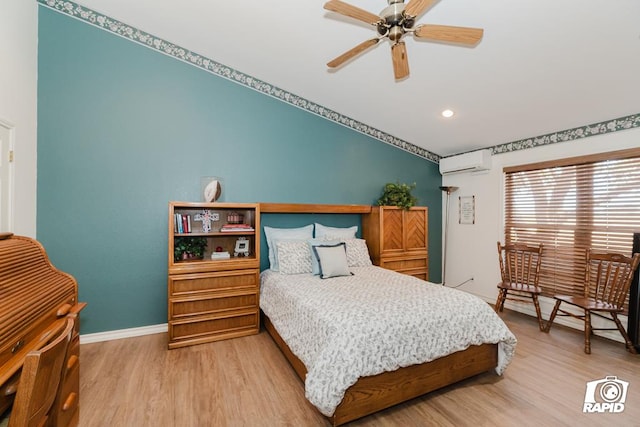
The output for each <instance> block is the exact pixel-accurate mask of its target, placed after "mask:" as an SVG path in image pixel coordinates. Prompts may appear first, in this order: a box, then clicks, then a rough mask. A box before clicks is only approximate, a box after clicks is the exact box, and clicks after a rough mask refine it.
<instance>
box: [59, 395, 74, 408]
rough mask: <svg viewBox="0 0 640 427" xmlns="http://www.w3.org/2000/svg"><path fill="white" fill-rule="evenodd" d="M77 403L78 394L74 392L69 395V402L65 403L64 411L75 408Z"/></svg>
mask: <svg viewBox="0 0 640 427" xmlns="http://www.w3.org/2000/svg"><path fill="white" fill-rule="evenodd" d="M75 402H76V394H75V393H74V392H71V393H69V396H67V400H65V401H64V405H62V410H63V411H68V410H69V409H71V408H72V407H73V404H74V403H75Z"/></svg>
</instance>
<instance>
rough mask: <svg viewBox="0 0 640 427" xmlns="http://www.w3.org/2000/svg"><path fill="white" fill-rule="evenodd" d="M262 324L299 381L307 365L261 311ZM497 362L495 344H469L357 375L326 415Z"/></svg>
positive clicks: (367, 406)
mask: <svg viewBox="0 0 640 427" xmlns="http://www.w3.org/2000/svg"><path fill="white" fill-rule="evenodd" d="M263 324H264V327H265V329H266V330H267V332H268V333H269V335H271V337H272V338H273V341H274V342H275V343H276V345H277V346H278V347H279V348H280V350H281V351H282V353H283V354H284V356H285V357H286V358H287V360H288V361H289V363H290V364H291V366H292V367H293V369H294V370H295V371H296V374H298V376H299V377H300V379H301V380H302V382H304V381H305V378H306V375H307V369H306V367H305V366H304V363H302V361H301V360H300V359H298V357H296V355H295V354H293V352H292V351H291V349H289V346H287V344H286V343H285V342H284V340H283V339H282V337H280V335H279V334H278V331H276V329H275V328H274V327H273V324H272V323H271V321H270V320H269V318H268V317H267V316H266V315H264V313H263ZM497 364H498V345H497V344H482V345H479V346H478V345H472V346H470V347H469V348H467V349H466V350H462V351H459V352H456V353H453V354H450V355H448V356H445V357H441V358H439V359H436V360H433V361H431V362H428V363H422V364H419V365H412V366H407V367H404V368H399V369H398V370H395V371H390V372H383V373H381V374H378V375H374V376H370V377H361V378H360V379H359V380H358V381H357V382H356V383H355V384H354V385H352V386H351V387H349V388H348V389H347V391H346V392H345V395H344V397H343V399H342V402H341V403H340V405H338V407H337V408H336V410H335V412H334V414H333V416H331V417H329V420H330V421H331V423H332V425H334V426H338V425H342V424H345V423H347V422H349V421H353V420H355V419H358V418H361V417H364V416H366V415H370V414H373V413H375V412H378V411H381V410H383V409H386V408H389V407H391V406H393V405H396V404H398V403H402V402H406V401H407V400H411V399H413V398H415V397H418V396H421V395H423V394H425V393H429V392H430V391H434V390H437V389H439V388H442V387H445V386H448V385H451V384H454V383H456V382H458V381H462V380H463V379H466V378H470V377H472V376H474V375H478V374H481V373H483V372H487V371H489V370H491V369H494V368H495V367H496V366H497Z"/></svg>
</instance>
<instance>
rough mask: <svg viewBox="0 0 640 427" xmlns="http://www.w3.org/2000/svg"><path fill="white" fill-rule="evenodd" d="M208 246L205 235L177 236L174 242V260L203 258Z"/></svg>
mask: <svg viewBox="0 0 640 427" xmlns="http://www.w3.org/2000/svg"><path fill="white" fill-rule="evenodd" d="M206 247H207V239H205V238H204V237H176V239H175V241H174V242H173V260H174V261H182V260H188V259H202V258H204V250H205V249H206Z"/></svg>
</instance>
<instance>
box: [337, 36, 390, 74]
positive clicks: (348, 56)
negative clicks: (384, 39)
mask: <svg viewBox="0 0 640 427" xmlns="http://www.w3.org/2000/svg"><path fill="white" fill-rule="evenodd" d="M379 41H380V39H378V38H375V39H371V40H367V41H365V42H362V43H360V44H359V45H358V46H356V47H354V48H353V49H350V50H348V51H346V52H345V53H343V54H342V55H340V56H338V57H337V58H335V59H333V60H332V61H329V62H328V63H327V67H329V68H336V67H339V66H340V65H342V64H344V63H345V62H347V61H348V60H350V59H351V58H353V57H354V56H357V55H359V54H361V53H362V52H364V51H365V50H367V49H369V48H370V47H372V46H375V45H376V44H378V42H379Z"/></svg>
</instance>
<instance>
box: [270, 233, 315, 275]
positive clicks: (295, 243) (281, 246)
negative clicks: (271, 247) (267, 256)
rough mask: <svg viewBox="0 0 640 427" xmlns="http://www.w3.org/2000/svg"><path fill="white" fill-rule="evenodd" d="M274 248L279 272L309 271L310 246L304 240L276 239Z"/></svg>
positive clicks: (296, 272)
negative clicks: (276, 251)
mask: <svg viewBox="0 0 640 427" xmlns="http://www.w3.org/2000/svg"><path fill="white" fill-rule="evenodd" d="M276 248H277V250H278V268H279V269H280V273H282V274H303V273H311V248H310V247H309V244H308V243H307V241H306V240H278V241H277V242H276Z"/></svg>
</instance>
